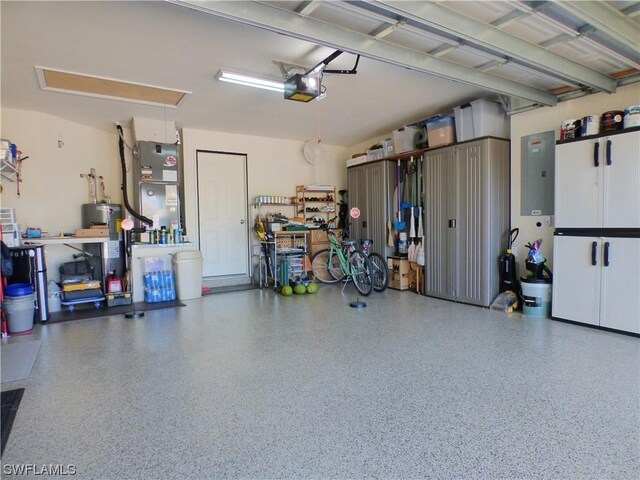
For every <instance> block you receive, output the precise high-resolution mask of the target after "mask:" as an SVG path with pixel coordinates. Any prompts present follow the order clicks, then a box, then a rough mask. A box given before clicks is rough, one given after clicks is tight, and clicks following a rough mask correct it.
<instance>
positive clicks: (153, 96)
mask: <svg viewBox="0 0 640 480" xmlns="http://www.w3.org/2000/svg"><path fill="white" fill-rule="evenodd" d="M35 68H36V75H37V77H38V82H39V83H40V88H42V89H43V90H50V91H54V92H63V93H73V94H76V95H85V96H89V97H98V98H108V99H111V100H120V101H124V102H134V103H142V104H146V105H156V106H162V107H170V108H177V107H178V104H179V103H180V102H181V101H182V99H184V98H185V97H186V96H187V95H188V94H190V93H191V92H187V91H185V90H176V89H170V88H163V87H157V86H154V85H145V84H142V83H134V82H127V81H124V80H116V79H114V78H106V77H97V76H94V75H86V74H83V73H77V72H67V71H64V70H55V69H52V68H47V67H39V66H36V67H35Z"/></svg>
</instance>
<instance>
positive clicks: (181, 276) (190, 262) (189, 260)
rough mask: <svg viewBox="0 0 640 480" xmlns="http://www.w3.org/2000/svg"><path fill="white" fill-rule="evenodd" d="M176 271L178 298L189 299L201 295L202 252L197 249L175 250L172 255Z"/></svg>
mask: <svg viewBox="0 0 640 480" xmlns="http://www.w3.org/2000/svg"><path fill="white" fill-rule="evenodd" d="M173 267H174V269H175V271H176V284H177V286H178V300H191V299H193V298H200V297H201V296H202V254H201V253H200V251H199V250H187V251H184V252H177V253H176V254H175V255H174V256H173Z"/></svg>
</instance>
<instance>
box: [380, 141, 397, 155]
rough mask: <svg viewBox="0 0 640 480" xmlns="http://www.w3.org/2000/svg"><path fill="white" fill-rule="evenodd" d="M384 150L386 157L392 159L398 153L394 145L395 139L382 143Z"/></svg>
mask: <svg viewBox="0 0 640 480" xmlns="http://www.w3.org/2000/svg"><path fill="white" fill-rule="evenodd" d="M382 148H384V156H385V157H392V156H394V155H395V153H396V147H395V144H394V143H393V138H386V139H385V140H384V142H382Z"/></svg>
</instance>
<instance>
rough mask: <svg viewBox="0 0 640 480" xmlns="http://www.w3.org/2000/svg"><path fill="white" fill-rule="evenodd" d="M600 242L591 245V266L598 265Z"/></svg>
mask: <svg viewBox="0 0 640 480" xmlns="http://www.w3.org/2000/svg"><path fill="white" fill-rule="evenodd" d="M597 254H598V242H593V243H592V244H591V265H597V264H598V257H597Z"/></svg>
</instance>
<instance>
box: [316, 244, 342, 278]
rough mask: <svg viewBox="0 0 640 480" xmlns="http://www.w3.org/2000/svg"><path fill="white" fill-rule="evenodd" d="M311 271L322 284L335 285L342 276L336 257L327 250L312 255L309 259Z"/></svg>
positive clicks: (338, 260)
mask: <svg viewBox="0 0 640 480" xmlns="http://www.w3.org/2000/svg"><path fill="white" fill-rule="evenodd" d="M311 271H312V272H313V275H314V276H315V277H316V280H318V281H319V282H322V283H336V282H338V281H340V280H341V279H342V277H343V276H344V273H343V272H342V267H341V266H340V259H339V258H338V255H337V254H336V253H333V252H331V251H330V250H329V249H328V248H325V249H323V250H320V251H318V252H316V253H314V255H313V256H312V257H311Z"/></svg>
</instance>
